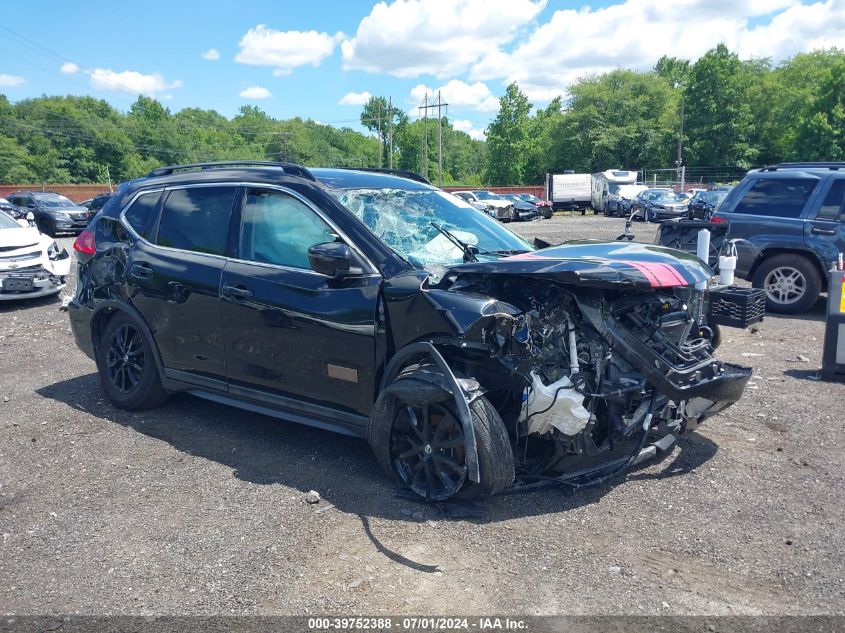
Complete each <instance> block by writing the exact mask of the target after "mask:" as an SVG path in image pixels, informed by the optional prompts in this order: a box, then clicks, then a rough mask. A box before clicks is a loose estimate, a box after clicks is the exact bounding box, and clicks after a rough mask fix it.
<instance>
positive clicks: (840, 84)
mask: <svg viewBox="0 0 845 633" xmlns="http://www.w3.org/2000/svg"><path fill="white" fill-rule="evenodd" d="M793 155H794V156H795V157H796V158H799V159H801V160H845V58H843V57H842V56H840V57H839V58H838V59H836V60H834V61H833V63H831V64H830V68H829V70H828V76H827V77H826V78H825V79H824V81H822V83H821V86H820V87H819V91H818V93H817V95H816V97H815V98H814V99H813V100H812V101H811V106H810V108H809V112H808V113H807V115H806V116H805V118H804V120H803V121H802V122H801V123H800V124H799V126H798V131H797V135H796V139H795V149H794V151H793Z"/></svg>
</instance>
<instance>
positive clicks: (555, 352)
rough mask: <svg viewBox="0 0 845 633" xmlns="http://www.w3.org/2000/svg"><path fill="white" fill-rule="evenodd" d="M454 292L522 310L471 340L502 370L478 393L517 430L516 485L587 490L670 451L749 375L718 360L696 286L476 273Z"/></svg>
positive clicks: (729, 399)
mask: <svg viewBox="0 0 845 633" xmlns="http://www.w3.org/2000/svg"><path fill="white" fill-rule="evenodd" d="M456 288H459V289H460V290H461V291H463V292H465V291H470V292H478V293H480V294H483V295H486V296H493V297H497V298H499V299H500V300H503V301H507V303H508V304H510V305H512V306H513V307H515V308H517V309H518V313H517V314H516V315H514V314H504V313H502V314H497V315H496V316H495V318H491V319H487V320H486V321H485V324H484V325H483V326H481V323H479V324H478V325H479V328H476V329H474V330H473V331H470V332H467V337H468V338H477V339H478V340H480V342H481V343H483V344H484V345H485V346H486V347H487V348H488V349H489V351H490V354H491V356H493V357H494V358H495V359H496V360H497V361H498V363H499V364H500V371H499V372H498V378H497V376H495V375H490V374H488V375H485V376H483V378H482V384H483V385H484V387H485V389H487V390H488V393H487V397H488V398H490V399H491V400H492V401H494V402H495V403H496V405H497V408H498V409H499V411H500V413H501V414H502V419H503V421H504V422H505V424H506V425H507V426H508V427H509V432H510V433H511V436H512V439H513V441H514V443H515V445H514V454H515V457H516V462H517V464H518V473H517V474H518V476H519V474H520V472H519V471H521V474H522V475H524V476H528V477H531V476H535V477H538V476H539V477H549V476H551V477H558V478H561V479H566V480H579V479H580V480H584V481H586V480H589V479H595V478H596V477H599V476H606V475H607V474H612V473H613V472H616V471H618V470H621V469H623V468H624V467H627V466H630V465H632V464H633V463H636V462H638V461H641V460H642V459H645V458H647V457H650V456H652V455H654V454H656V453H657V452H659V451H661V450H667V449H668V448H669V447H671V445H672V444H673V443H674V441H675V439H676V438H677V437H678V436H680V435H681V434H683V433H685V432H687V431H690V430H693V429H694V428H696V427H697V426H698V424H700V423H701V422H702V421H703V420H704V419H706V418H707V417H710V416H712V415H714V414H716V413H718V412H719V411H721V410H723V409H724V408H725V407H727V406H729V405H730V404H732V403H733V402H735V401H736V400H737V399H738V398H739V396H740V395H741V393H742V391H743V390H744V387H745V383H746V382H747V380H748V378H749V377H750V374H751V370H750V369H748V368H744V367H737V366H731V365H727V364H724V363H722V362H720V361H718V360H717V359H715V358H714V356H713V352H714V350H713V340H712V338H713V337H712V331H711V330H710V328H709V327H707V325H706V324H705V323H704V322H703V318H702V315H703V313H704V307H705V306H704V305H703V302H704V293H702V292H700V291H697V290H696V289H695V288H694V287H693V286H680V287H674V288H665V289H661V290H660V291H657V292H642V291H638V290H633V289H631V290H625V289H623V290H596V289H589V288H577V289H575V288H570V287H567V286H566V285H565V284H556V283H554V282H551V281H548V280H542V279H531V278H526V277H510V276H497V277H483V276H481V275H478V276H473V275H470V276H464V277H462V278H461V279H460V280H459V281H458V282H457V283H456V285H455V286H453V287H452V289H453V290H454V289H456ZM501 369H504V370H505V371H504V372H502V371H501ZM497 382H498V384H497ZM516 394H518V395H519V397H518V398H517V397H516ZM517 400H518V402H517Z"/></svg>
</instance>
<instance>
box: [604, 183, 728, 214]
mask: <svg viewBox="0 0 845 633" xmlns="http://www.w3.org/2000/svg"><path fill="white" fill-rule="evenodd" d="M730 190H731V187H716V188H713V189H698V188H695V189H690V190H688V191H684V192H680V193H677V192H675V190H674V189H671V188H669V187H647V186H645V185H621V186H619V187H618V188H617V190H616V195H615V196H612V197H608V199H607V201H606V204H605V208H604V214H605V215H606V216H610V217H612V216H623V217H629V216H632V217H633V218H634V219H635V220H643V221H645V222H661V221H663V220H672V219H676V218H678V219H702V220H706V219H708V218H709V217H710V216H711V215H712V214H713V212H714V211H715V210H716V209H717V208H718V206H719V204H720V203H721V202H722V200H724V199H725V196H727V194H728V192H729V191H730Z"/></svg>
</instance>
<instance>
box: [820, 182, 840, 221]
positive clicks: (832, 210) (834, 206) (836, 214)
mask: <svg viewBox="0 0 845 633" xmlns="http://www.w3.org/2000/svg"><path fill="white" fill-rule="evenodd" d="M816 217H817V219H819V220H833V221H834V222H836V221H838V220H840V219H845V179H840V180H835V181H833V184H832V185H831V187H830V191H828V192H827V195H826V196H825V198H824V202H823V203H822V206H821V209H819V214H818V216H816Z"/></svg>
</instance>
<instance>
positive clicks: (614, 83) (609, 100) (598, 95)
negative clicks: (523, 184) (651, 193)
mask: <svg viewBox="0 0 845 633" xmlns="http://www.w3.org/2000/svg"><path fill="white" fill-rule="evenodd" d="M569 92H570V95H571V96H570V98H569V102H568V108H567V110H566V111H565V112H563V114H562V115H561V116H560V117H558V118H557V119H556V121H555V127H554V129H553V131H552V132H551V134H550V136H549V145H548V146H547V148H548V165H549V168H548V169H547V171H549V172H557V173H560V171H562V170H564V169H574V170H575V171H581V172H593V171H600V170H604V169H609V168H629V169H641V168H643V167H652V166H663V165H667V164H670V163H671V161H672V151H673V149H674V147H675V143H676V141H677V130H678V117H679V114H678V109H679V108H678V106H679V103H678V98H679V94H678V92H679V91H678V90H676V89H674V88H673V87H672V86H671V85H670V83H669V82H668V81H667V80H666V79H664V78H662V77H660V76H658V75H657V74H656V73H654V72H650V73H638V72H635V71H632V70H621V69H620V70H614V71H612V72H609V73H605V74H603V75H596V76H590V77H586V78H583V79H581V80H579V81H577V82H576V83H575V84H573V85H572V86H570V89H569Z"/></svg>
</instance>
